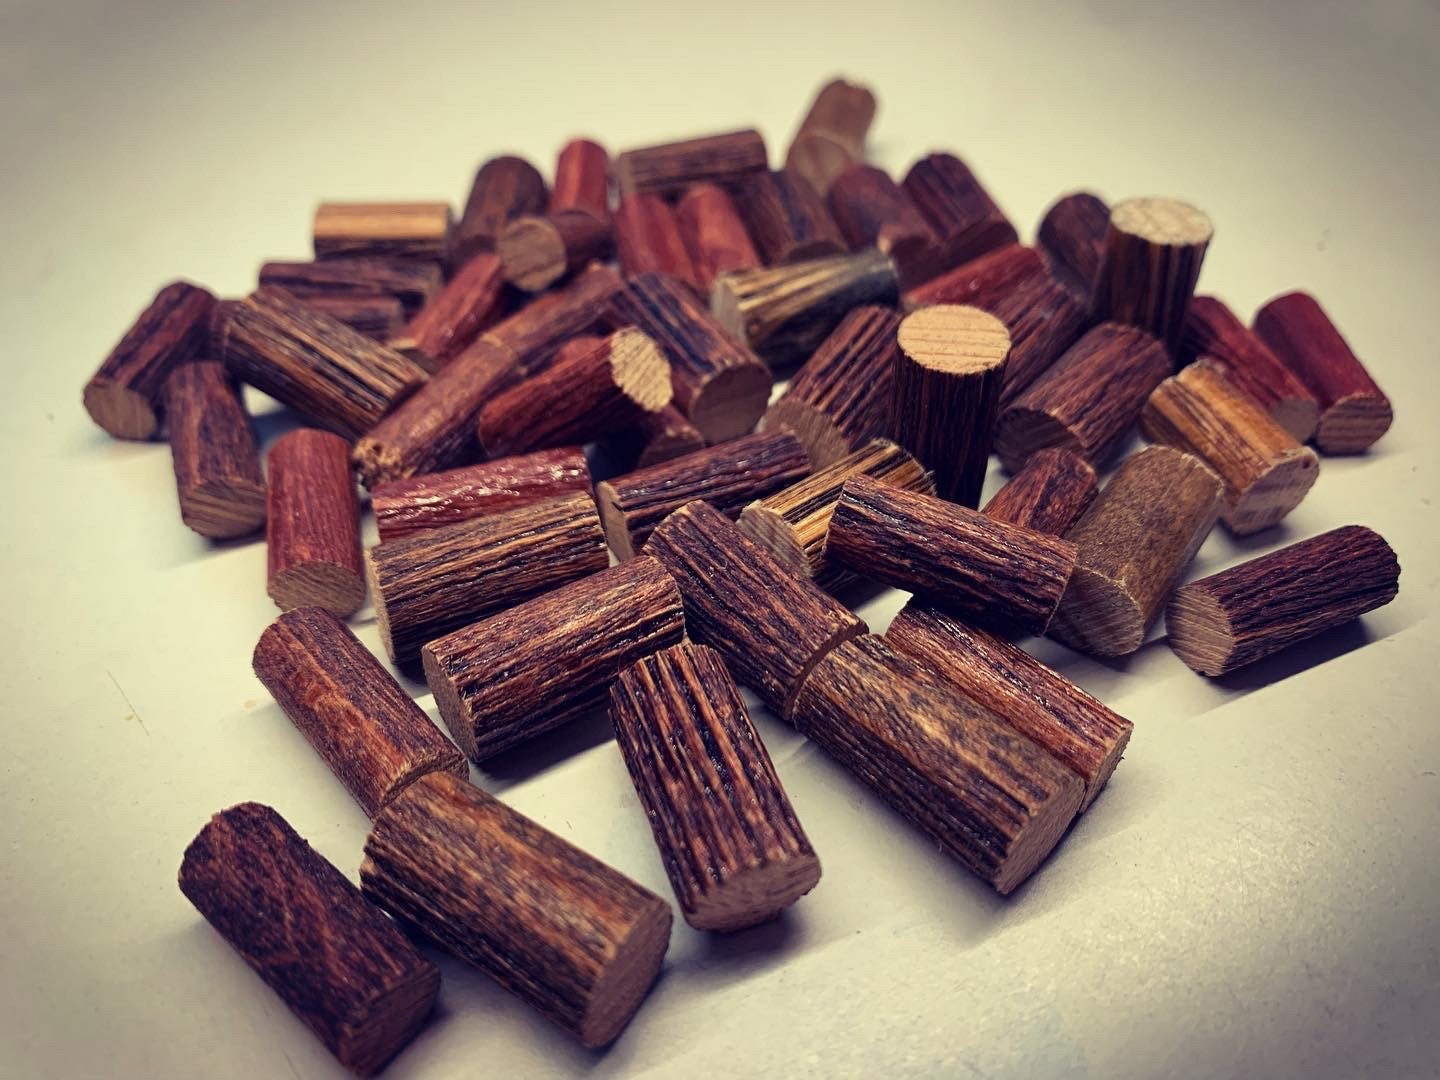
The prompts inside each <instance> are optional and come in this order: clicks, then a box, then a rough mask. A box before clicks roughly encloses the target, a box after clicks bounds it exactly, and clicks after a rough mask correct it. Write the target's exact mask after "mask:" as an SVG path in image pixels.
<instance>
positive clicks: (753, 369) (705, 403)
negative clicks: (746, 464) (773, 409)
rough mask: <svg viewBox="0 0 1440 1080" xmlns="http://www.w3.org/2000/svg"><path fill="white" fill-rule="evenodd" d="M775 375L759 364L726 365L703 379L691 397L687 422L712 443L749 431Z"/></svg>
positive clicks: (752, 427) (762, 409)
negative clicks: (730, 366)
mask: <svg viewBox="0 0 1440 1080" xmlns="http://www.w3.org/2000/svg"><path fill="white" fill-rule="evenodd" d="M773 383H774V379H773V377H772V376H771V374H770V369H769V368H767V367H765V366H764V365H762V364H745V365H743V366H741V367H732V368H725V369H724V370H723V371H720V372H717V373H716V374H715V375H713V376H712V377H711V378H709V379H708V380H706V381H705V382H703V383H702V384H701V385H700V386H699V388H698V389H697V390H696V392H695V396H694V397H693V398H692V399H691V400H690V410H689V411H690V422H691V423H692V424H694V425H695V426H696V427H697V428H698V429H699V430H700V434H702V435H704V436H705V442H706V443H708V444H710V445H712V446H713V445H714V444H715V443H719V442H725V441H727V440H729V439H738V438H739V437H740V436H741V435H748V434H750V432H751V431H753V430H754V428H755V422H756V421H757V420H759V419H760V416H761V414H762V413H764V411H765V402H766V400H767V399H768V398H769V397H770V388H771V386H772V385H773Z"/></svg>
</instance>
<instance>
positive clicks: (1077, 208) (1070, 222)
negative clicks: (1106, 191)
mask: <svg viewBox="0 0 1440 1080" xmlns="http://www.w3.org/2000/svg"><path fill="white" fill-rule="evenodd" d="M1109 228H1110V206H1109V204H1108V203H1106V202H1105V200H1104V199H1102V198H1100V197H1099V196H1098V195H1092V194H1091V193H1090V192H1088V191H1075V192H1071V193H1070V194H1069V195H1064V196H1062V197H1061V198H1059V199H1057V200H1056V201H1055V202H1054V203H1052V204H1051V205H1050V208H1049V209H1048V210H1046V211H1045V216H1044V217H1043V218H1041V219H1040V229H1039V231H1038V233H1037V235H1036V238H1035V243H1036V245H1037V246H1038V247H1039V248H1040V249H1041V250H1042V251H1043V252H1044V253H1045V256H1046V258H1047V260H1048V261H1049V264H1050V272H1051V273H1052V274H1054V275H1055V276H1056V277H1057V278H1059V279H1060V281H1061V282H1063V283H1064V284H1065V285H1066V286H1068V287H1069V288H1070V289H1072V290H1073V291H1074V292H1075V294H1076V295H1077V296H1079V297H1081V298H1083V299H1084V301H1085V303H1086V304H1087V305H1088V304H1089V302H1090V292H1091V290H1092V289H1093V288H1094V286H1095V275H1096V274H1098V273H1099V271H1100V258H1101V255H1102V253H1103V252H1104V250H1105V234H1106V232H1108V231H1109Z"/></svg>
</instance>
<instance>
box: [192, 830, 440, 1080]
mask: <svg viewBox="0 0 1440 1080" xmlns="http://www.w3.org/2000/svg"><path fill="white" fill-rule="evenodd" d="M180 891H181V892H183V893H184V894H185V896H186V898H187V899H189V901H190V902H191V903H192V904H194V905H195V908H196V910H197V911H199V912H200V914H201V915H203V916H205V920H206V921H207V922H209V923H210V925H211V926H213V927H214V928H215V929H216V930H217V931H218V932H219V934H220V936H221V937H223V938H224V939H225V941H226V942H227V943H228V944H229V945H230V947H231V948H233V949H234V950H235V951H236V952H237V953H239V954H240V957H241V959H243V960H244V961H245V962H246V963H247V964H249V965H250V967H251V968H252V969H254V971H255V973H256V974H257V975H259V976H260V978H262V979H264V980H265V984H266V985H267V986H269V987H270V989H271V990H274V991H275V993H276V994H278V995H279V997H280V1000H282V1001H283V1002H285V1004H286V1006H287V1007H288V1008H289V1009H290V1010H291V1012H293V1013H294V1014H295V1015H296V1016H297V1017H299V1019H300V1020H301V1021H302V1022H303V1023H304V1024H305V1026H306V1027H308V1028H309V1029H310V1030H311V1031H313V1032H314V1033H315V1034H316V1036H318V1037H319V1039H320V1041H321V1042H323V1043H324V1044H325V1046H326V1048H327V1049H328V1050H329V1051H330V1052H331V1053H332V1054H334V1055H335V1057H336V1058H337V1059H338V1060H339V1062H340V1064H342V1065H344V1066H345V1067H346V1068H347V1069H350V1070H352V1071H354V1072H356V1073H358V1074H360V1075H361V1076H369V1075H372V1074H374V1073H376V1072H379V1071H380V1069H382V1068H383V1067H384V1066H385V1064H386V1062H388V1061H389V1060H390V1059H391V1058H393V1057H394V1056H395V1055H396V1054H398V1053H399V1052H400V1050H401V1049H402V1048H403V1047H404V1046H405V1044H406V1043H408V1042H409V1041H410V1040H411V1039H412V1038H414V1036H415V1033H416V1032H417V1031H419V1030H420V1027H421V1025H422V1024H424V1022H425V1019H426V1017H428V1016H429V1015H430V1010H431V1008H432V1006H433V1005H434V1004H435V997H436V995H437V994H438V993H439V992H440V969H439V968H437V967H436V966H435V965H434V964H432V963H431V962H430V961H428V960H426V959H425V958H424V957H423V956H421V955H420V953H419V952H417V951H416V950H415V947H414V946H413V945H411V944H410V942H409V941H407V940H406V938H405V935H404V934H402V933H401V932H400V930H399V929H398V928H397V927H396V926H395V924H394V923H392V922H391V921H390V920H389V919H387V918H386V917H385V916H384V915H383V914H382V913H381V912H380V911H379V910H378V909H377V908H375V907H372V906H371V905H370V904H368V903H367V902H366V901H365V898H364V897H363V896H361V894H360V890H359V889H357V888H355V886H354V885H352V884H350V882H349V881H348V880H346V878H345V875H344V874H342V873H340V871H339V870H336V869H335V867H334V866H332V865H331V864H330V863H329V862H327V861H326V859H325V857H324V856H322V855H320V854H319V853H318V852H316V851H315V849H314V848H312V847H311V846H310V845H309V844H307V843H306V842H305V841H304V840H303V839H301V838H300V836H299V835H297V834H296V832H295V830H294V829H292V828H291V827H290V825H289V824H288V823H287V822H286V821H285V819H284V818H282V817H281V816H280V815H279V814H277V813H276V812H275V811H274V810H272V809H270V807H268V806H261V805H260V804H259V803H241V804H240V805H239V806H232V807H231V808H230V809H229V810H224V811H222V812H221V813H218V814H216V815H215V816H214V817H213V818H211V819H210V822H209V824H207V825H206V826H205V827H204V828H203V829H201V830H200V833H199V835H198V836H196V837H195V839H194V840H193V841H191V843H190V846H189V847H188V848H186V849H185V858H184V861H183V862H182V863H181V864H180Z"/></svg>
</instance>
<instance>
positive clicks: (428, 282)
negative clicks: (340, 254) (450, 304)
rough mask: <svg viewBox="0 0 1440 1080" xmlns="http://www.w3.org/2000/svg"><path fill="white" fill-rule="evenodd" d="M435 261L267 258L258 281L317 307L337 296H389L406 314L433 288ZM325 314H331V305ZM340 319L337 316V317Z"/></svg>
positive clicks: (436, 285)
mask: <svg viewBox="0 0 1440 1080" xmlns="http://www.w3.org/2000/svg"><path fill="white" fill-rule="evenodd" d="M443 285H444V276H443V275H442V273H441V269H440V264H439V263H435V262H423V261H420V260H416V259H380V258H355V259H320V260H317V261H315V262H267V263H265V264H264V265H263V266H261V267H260V286H261V287H262V288H264V287H265V286H275V287H276V288H280V289H284V290H285V291H286V292H288V293H289V294H290V295H291V296H295V297H299V298H300V299H301V300H304V301H305V303H306V304H307V305H308V306H310V307H314V308H316V309H317V310H325V303H324V301H326V300H337V299H339V298H340V297H348V298H350V299H352V300H353V299H355V298H356V297H361V296H363V297H367V298H369V297H374V296H377V295H379V296H393V297H395V299H397V300H399V301H400V303H401V304H402V305H403V306H404V308H405V317H406V318H410V317H411V316H413V315H414V314H415V313H416V312H417V311H419V310H420V309H421V308H422V307H424V306H425V305H426V304H427V303H429V302H430V301H431V300H432V299H434V298H435V296H436V295H438V294H439V292H440V289H441V287H442V286H443ZM326 314H329V315H332V317H336V316H334V315H333V313H332V311H326ZM342 321H343V320H342Z"/></svg>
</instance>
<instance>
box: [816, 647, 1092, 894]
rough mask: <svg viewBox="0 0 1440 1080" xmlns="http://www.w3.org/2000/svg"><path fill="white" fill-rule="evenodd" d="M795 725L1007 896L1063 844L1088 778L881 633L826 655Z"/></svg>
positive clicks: (819, 665)
mask: <svg viewBox="0 0 1440 1080" xmlns="http://www.w3.org/2000/svg"><path fill="white" fill-rule="evenodd" d="M791 719H792V721H793V722H794V724H795V727H796V729H797V730H798V731H799V732H800V733H801V734H802V735H806V736H808V737H809V738H811V739H813V740H815V742H817V743H819V744H820V746H821V747H822V748H823V749H824V750H825V751H827V752H828V753H829V754H831V755H832V756H833V757H834V758H835V759H836V760H837V761H839V762H840V764H842V765H844V766H845V768H847V769H848V770H850V772H852V773H854V774H855V776H856V777H857V778H858V779H859V780H861V781H862V782H863V783H865V784H866V785H867V786H869V787H870V788H871V789H872V790H873V791H875V792H876V794H878V795H879V796H880V797H881V798H883V799H884V800H885V801H886V802H888V803H889V804H890V805H891V806H893V807H894V808H895V809H896V810H897V811H899V812H900V813H901V814H903V815H904V816H905V817H907V818H909V819H910V820H911V821H912V822H914V823H915V824H916V825H917V826H918V827H919V828H921V829H923V830H924V831H925V832H926V833H927V834H928V835H929V836H930V837H931V838H933V839H934V840H935V841H936V843H938V844H939V845H940V846H941V847H942V848H943V849H944V850H945V851H946V852H947V853H948V854H949V855H951V856H953V857H954V858H956V859H958V860H959V861H960V862H961V863H962V864H963V865H964V866H966V867H967V868H968V869H969V870H971V871H972V872H973V873H975V874H976V875H977V876H978V877H979V878H980V879H981V880H983V881H985V882H988V883H989V884H990V885H991V886H992V887H993V888H994V889H995V890H996V891H997V892H999V893H1000V894H1002V895H1006V894H1009V893H1011V892H1013V891H1014V890H1015V889H1016V888H1017V887H1018V886H1019V885H1020V884H1021V882H1023V881H1024V880H1025V879H1026V878H1028V877H1029V876H1030V875H1031V874H1032V873H1033V872H1034V871H1035V869H1036V868H1037V867H1038V866H1039V865H1040V863H1041V862H1043V861H1044V859H1045V856H1047V855H1048V854H1049V853H1050V852H1051V850H1052V849H1053V848H1054V847H1055V845H1056V844H1057V843H1059V841H1060V838H1061V836H1063V835H1064V833H1065V829H1066V827H1067V826H1069V824H1070V822H1071V821H1073V820H1074V818H1075V815H1076V813H1078V812H1079V809H1080V804H1081V802H1082V800H1083V799H1084V797H1085V787H1084V785H1083V784H1082V783H1081V781H1080V778H1079V777H1078V776H1076V775H1075V774H1074V773H1073V772H1071V771H1070V769H1068V768H1067V767H1066V766H1064V765H1063V764H1061V763H1060V762H1059V761H1057V760H1056V759H1055V758H1053V757H1052V756H1051V755H1050V754H1048V753H1047V752H1046V751H1044V750H1042V749H1041V748H1040V747H1039V746H1037V745H1036V744H1035V743H1033V742H1031V741H1030V740H1029V739H1027V738H1025V737H1024V736H1023V735H1021V734H1020V733H1019V732H1017V731H1015V730H1014V729H1013V728H1011V727H1010V726H1008V725H1007V724H1005V723H1004V722H1003V721H1002V720H1001V719H1000V718H999V717H997V716H996V715H995V714H994V713H992V712H991V711H990V710H989V709H987V708H985V707H983V706H982V705H979V704H977V703H976V702H975V701H973V700H971V699H970V698H969V697H967V696H966V695H964V694H963V693H961V692H960V691H959V690H957V689H956V688H954V687H953V686H949V685H946V684H945V683H944V682H943V681H942V680H941V679H939V678H938V677H937V676H935V675H932V674H931V673H930V672H928V671H926V670H925V669H924V668H923V667H921V665H920V664H918V663H917V662H916V661H914V660H912V659H910V658H909V657H908V656H905V655H903V654H902V653H899V652H897V651H896V650H894V649H892V648H890V647H889V646H888V645H886V644H885V642H884V641H883V640H882V639H880V638H878V637H874V636H871V635H866V636H864V637H860V638H857V639H855V640H854V641H847V642H845V643H843V644H841V645H840V646H838V647H837V648H835V649H834V650H832V651H831V652H829V653H828V654H827V655H826V656H825V657H824V659H822V660H821V661H820V662H819V663H818V664H817V665H816V666H815V670H814V671H812V672H811V673H810V675H809V677H808V678H807V679H806V680H805V683H804V685H803V686H802V687H801V689H800V691H799V694H798V695H797V697H796V699H795V708H794V710H793V713H792V716H791Z"/></svg>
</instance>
